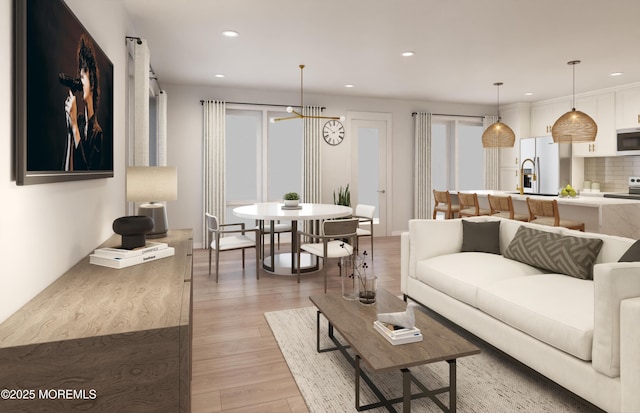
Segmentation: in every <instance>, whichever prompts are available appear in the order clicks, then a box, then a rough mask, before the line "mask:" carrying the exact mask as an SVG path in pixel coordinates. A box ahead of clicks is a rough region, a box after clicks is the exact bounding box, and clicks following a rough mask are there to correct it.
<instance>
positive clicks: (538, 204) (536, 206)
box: [527, 197, 585, 232]
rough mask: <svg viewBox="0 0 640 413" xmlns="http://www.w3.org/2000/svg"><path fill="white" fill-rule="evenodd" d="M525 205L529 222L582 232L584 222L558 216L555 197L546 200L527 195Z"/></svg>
mask: <svg viewBox="0 0 640 413" xmlns="http://www.w3.org/2000/svg"><path fill="white" fill-rule="evenodd" d="M527 207H528V208H529V222H532V223H535V224H541V225H550V226H554V227H565V228H568V229H575V230H578V231H583V232H584V229H585V225H584V222H579V221H572V220H568V219H561V218H560V211H559V209H558V201H556V200H555V199H551V200H547V199H533V198H529V197H527Z"/></svg>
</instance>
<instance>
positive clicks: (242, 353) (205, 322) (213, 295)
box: [192, 237, 400, 413]
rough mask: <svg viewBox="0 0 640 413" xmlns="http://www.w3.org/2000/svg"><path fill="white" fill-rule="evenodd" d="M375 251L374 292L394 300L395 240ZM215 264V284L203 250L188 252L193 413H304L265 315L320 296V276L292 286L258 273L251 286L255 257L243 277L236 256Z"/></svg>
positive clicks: (333, 274) (332, 280) (333, 270)
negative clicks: (384, 291)
mask: <svg viewBox="0 0 640 413" xmlns="http://www.w3.org/2000/svg"><path fill="white" fill-rule="evenodd" d="M361 242H362V243H361V245H360V246H361V249H365V248H366V247H368V246H369V241H368V239H367V238H364V239H363V240H362V241H361ZM374 247H375V251H374V259H373V262H371V261H370V264H369V268H370V269H371V270H373V272H374V273H375V274H376V276H377V277H378V288H386V289H387V290H389V291H390V292H392V293H394V294H400V237H384V238H376V239H375V243H374ZM281 250H282V251H288V250H289V245H286V244H283V245H281ZM220 257H221V259H220V280H219V283H218V284H216V282H215V275H214V274H212V276H211V277H209V275H208V272H209V270H208V259H209V258H208V252H207V250H195V251H194V285H193V290H194V293H193V300H194V303H193V381H192V411H193V412H194V413H209V412H225V413H240V412H251V413H253V412H282V413H287V412H291V413H298V412H308V410H307V407H306V405H305V403H304V399H303V398H302V396H301V394H300V391H299V390H298V387H297V386H296V383H295V381H294V379H293V376H292V375H291V372H290V371H289V368H288V367H287V363H286V362H285V361H284V358H283V356H282V354H281V353H280V350H279V348H278V345H277V343H276V341H275V339H274V337H273V334H272V333H271V329H270V328H269V325H268V324H267V321H266V320H265V318H264V315H263V314H264V313H265V312H268V311H276V310H283V309H289V308H299V307H308V306H311V305H312V304H311V302H310V301H309V296H310V295H312V294H320V293H322V292H323V291H324V290H323V277H322V272H320V273H317V274H308V275H303V278H302V279H301V281H300V284H297V282H296V278H295V277H287V276H275V275H270V274H268V273H265V272H264V271H262V269H261V271H260V279H259V280H257V281H256V274H255V261H254V260H255V253H254V252H253V251H249V250H248V251H247V257H246V268H245V270H244V271H243V269H242V259H241V257H242V255H241V252H240V251H228V252H225V253H221V254H220ZM213 271H215V263H214V266H213ZM328 271H329V273H328V280H329V283H328V292H335V293H339V292H340V288H341V287H340V285H341V284H340V278H339V276H338V266H337V262H336V261H331V262H330V264H329V267H328Z"/></svg>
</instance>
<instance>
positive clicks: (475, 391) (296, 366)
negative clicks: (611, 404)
mask: <svg viewBox="0 0 640 413" xmlns="http://www.w3.org/2000/svg"><path fill="white" fill-rule="evenodd" d="M265 318H266V319H267V322H268V323H269V326H270V327H271V330H272V331H273V334H274V336H275V338H276V341H277V342H278V345H279V346H280V350H281V351H282V354H283V355H284V358H285V360H286V362H287V364H288V366H289V369H290V370H291V372H292V374H293V376H294V378H295V381H296V383H297V385H298V388H299V389H300V392H301V393H302V396H303V397H304V399H305V401H306V403H307V407H308V408H309V411H311V412H312V413H327V412H355V411H356V409H355V388H354V369H353V367H352V366H351V364H349V362H348V361H347V360H346V359H345V357H344V356H343V355H342V354H341V353H340V352H339V351H331V352H325V353H318V352H317V351H316V308H315V307H306V308H299V309H292V310H283V311H274V312H268V313H265ZM459 333H461V332H459ZM335 335H336V336H337V337H338V338H339V339H341V337H340V335H339V334H338V333H337V332H336V334H335ZM465 337H466V338H467V339H468V340H470V341H473V342H474V344H476V345H477V346H478V347H480V349H481V351H482V352H481V354H479V355H474V356H469V357H463V358H460V359H458V361H457V376H458V380H457V392H458V398H457V403H458V411H459V412H464V413H467V412H487V413H500V412H505V413H510V412H527V413H538V412H540V413H544V412H549V413H557V412H600V410H599V409H597V408H595V407H594V406H592V405H590V404H589V403H587V402H585V401H584V400H582V399H580V398H578V397H577V396H574V395H573V394H572V393H570V392H568V391H567V390H565V389H563V388H561V387H560V386H558V385H557V384H555V383H553V382H551V381H550V380H548V379H546V378H544V377H542V376H541V375H540V374H538V373H536V372H534V371H532V370H531V369H529V368H528V367H526V366H523V365H522V364H520V363H518V362H517V361H515V360H513V359H511V358H510V357H508V356H506V355H504V354H503V353H501V352H499V351H498V350H496V349H494V348H493V347H491V346H489V345H487V344H485V343H483V342H481V341H480V340H478V339H475V340H474V338H475V337H472V336H471V337H469V336H466V335H465ZM341 341H342V342H344V341H343V340H341ZM320 343H321V348H327V347H333V342H331V341H330V339H329V338H328V337H327V321H326V319H324V318H323V317H321V342H320ZM425 345H428V343H425ZM362 365H364V363H361V366H362ZM364 370H366V367H365V368H364ZM410 370H411V372H412V374H414V375H415V376H417V377H418V379H419V380H420V381H421V382H422V383H423V384H425V385H426V386H427V388H429V389H431V390H433V389H436V388H440V387H444V386H446V385H448V380H449V367H448V364H447V363H446V362H439V363H433V364H429V365H425V366H419V367H413V368H411V369H410ZM367 374H368V375H369V377H370V378H372V380H373V382H374V383H375V384H376V385H377V386H378V387H379V388H380V390H381V391H382V392H383V394H385V396H386V397H388V398H395V397H400V396H401V395H402V377H401V373H400V372H399V371H397V372H389V373H380V374H375V373H373V374H372V373H370V372H369V371H367ZM360 385H361V389H360V403H361V404H368V403H373V402H376V401H377V400H376V399H375V396H374V395H373V394H372V392H371V391H370V390H369V389H368V387H367V385H366V384H365V383H364V381H361V382H360ZM413 390H414V392H415V391H417V388H416V387H415V385H413ZM448 397H449V395H448V393H444V394H442V395H440V396H439V398H440V400H441V401H442V402H443V403H444V404H445V406H448V405H449V399H448ZM394 407H395V408H396V409H397V410H398V411H402V404H401V403H398V404H396V405H394ZM411 407H412V411H414V412H439V411H441V410H440V409H439V407H438V406H437V405H436V404H435V403H433V401H431V400H429V399H426V398H425V399H420V400H414V401H412V403H411ZM369 411H370V412H374V413H378V412H386V411H387V410H386V409H385V408H377V409H373V410H369Z"/></svg>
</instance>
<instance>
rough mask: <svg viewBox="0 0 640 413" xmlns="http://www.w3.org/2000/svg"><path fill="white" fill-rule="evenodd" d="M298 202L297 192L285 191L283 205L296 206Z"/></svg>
mask: <svg viewBox="0 0 640 413" xmlns="http://www.w3.org/2000/svg"><path fill="white" fill-rule="evenodd" d="M299 202H300V195H298V193H297V192H287V193H286V194H284V206H286V207H297V206H298V204H299Z"/></svg>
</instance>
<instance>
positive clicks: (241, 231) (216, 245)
mask: <svg viewBox="0 0 640 413" xmlns="http://www.w3.org/2000/svg"><path fill="white" fill-rule="evenodd" d="M205 221H206V226H207V244H208V249H209V275H211V255H212V253H213V251H214V250H215V252H216V282H218V274H219V267H220V251H229V250H238V249H241V250H242V268H244V267H245V265H244V262H245V250H246V249H247V248H255V249H256V279H260V265H259V262H260V259H259V256H260V253H259V250H260V238H261V237H260V231H259V230H258V229H256V228H252V229H246V228H245V224H244V223H242V222H238V223H231V224H220V222H219V221H218V217H216V216H215V215H212V214H209V213H208V212H207V213H205ZM234 227H237V228H236V229H229V228H234ZM250 232H253V233H254V235H255V239H251V238H250V237H248V236H247V233H250Z"/></svg>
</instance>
